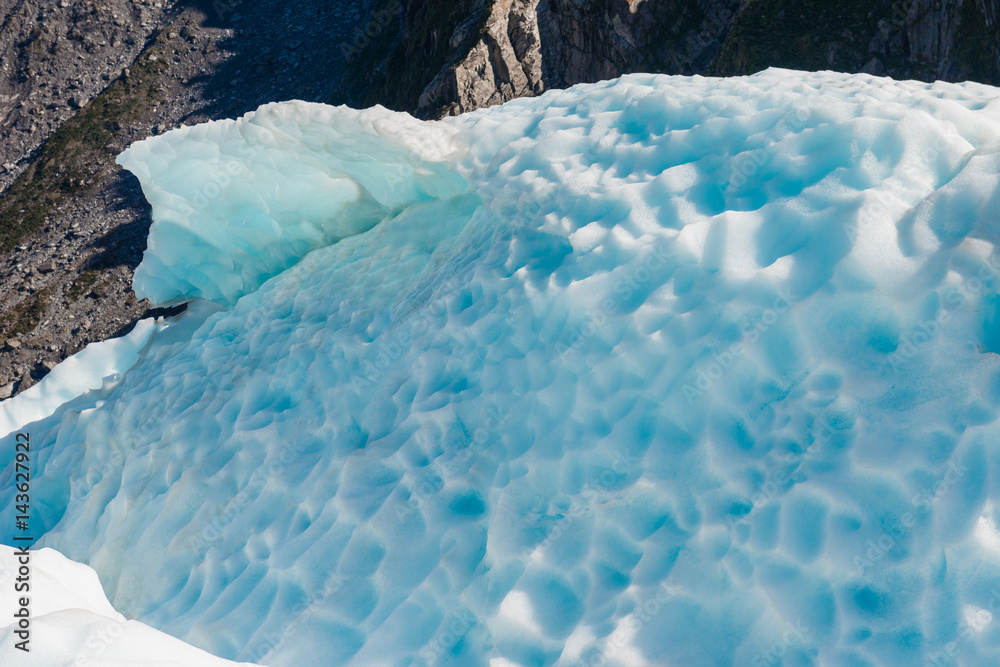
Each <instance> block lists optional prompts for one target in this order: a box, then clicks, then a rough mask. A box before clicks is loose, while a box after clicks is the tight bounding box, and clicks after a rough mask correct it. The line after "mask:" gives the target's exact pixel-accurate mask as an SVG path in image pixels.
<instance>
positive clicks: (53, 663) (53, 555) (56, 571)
mask: <svg viewBox="0 0 1000 667" xmlns="http://www.w3.org/2000/svg"><path fill="white" fill-rule="evenodd" d="M19 558H23V556H19V555H18V553H17V552H16V551H15V550H14V549H12V548H11V547H5V546H0V586H2V590H3V592H4V594H3V595H0V618H2V619H3V621H0V623H3V625H0V664H3V665H7V666H8V667H14V666H15V665H31V666H32V667H122V666H125V665H128V666H130V667H131V666H135V667H142V666H145V665H149V666H150V667H225V666H227V665H229V666H234V665H236V663H233V662H230V661H228V660H222V659H219V658H216V657H214V656H212V655H209V654H208V653H206V652H205V651H202V650H200V649H196V648H193V647H191V646H188V645H187V644H185V643H184V642H182V641H179V640H178V639H175V638H174V637H171V636H169V635H166V634H164V633H162V632H160V631H158V630H154V629H153V628H150V627H149V626H147V625H143V624H142V623H140V622H138V621H130V620H126V619H125V617H124V616H122V615H121V614H119V613H118V612H116V611H115V610H114V609H113V608H112V607H111V605H110V604H109V603H108V599H107V598H106V597H104V591H103V590H102V589H101V582H100V581H98V579H97V574H96V573H95V572H94V571H93V570H92V569H90V568H89V567H87V566H86V565H81V564H80V563H74V562H73V561H71V560H67V559H66V557H64V556H62V555H61V554H59V553H58V552H56V551H55V550H53V549H41V550H39V551H33V552H31V553H30V555H29V556H28V563H29V567H30V568H31V574H30V575H29V577H30V581H29V583H30V584H31V590H30V592H28V593H25V594H24V595H26V596H27V597H29V598H30V602H29V607H28V608H29V610H30V614H31V621H30V625H29V631H30V633H31V634H30V641H29V643H28V644H27V646H28V648H29V649H30V651H29V652H28V653H25V652H23V651H20V650H18V649H17V648H15V643H16V642H20V641H21V640H22V639H21V638H20V637H17V636H15V634H14V631H15V630H16V629H17V627H16V625H17V624H16V622H14V623H12V622H11V619H13V618H14V614H15V613H16V612H18V611H19V610H20V607H19V606H17V605H16V604H15V600H16V597H15V596H14V595H12V591H14V585H15V580H16V578H17V577H18V576H19V575H18V568H19V567H21V562H20V561H19V560H18V559H19ZM244 664H245V663H244Z"/></svg>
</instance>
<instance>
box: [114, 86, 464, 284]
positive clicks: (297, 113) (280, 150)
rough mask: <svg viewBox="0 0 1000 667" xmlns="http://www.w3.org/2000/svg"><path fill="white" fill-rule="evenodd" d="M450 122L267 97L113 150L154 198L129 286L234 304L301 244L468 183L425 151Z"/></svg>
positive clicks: (434, 150)
mask: <svg viewBox="0 0 1000 667" xmlns="http://www.w3.org/2000/svg"><path fill="white" fill-rule="evenodd" d="M450 134H451V133H450V132H448V131H447V129H446V128H445V127H443V126H439V127H437V128H435V129H431V128H430V127H429V126H428V125H426V124H421V123H420V122H419V121H416V120H414V119H413V118H411V117H409V116H407V115H405V114H394V113H392V112H389V111H386V110H385V109H382V108H381V107H376V108H373V109H368V110H366V111H355V110H353V109H348V108H346V107H339V108H332V107H324V106H321V105H306V104H269V105H265V106H263V107H261V108H260V109H259V110H257V111H256V112H255V113H252V114H248V115H246V116H244V117H243V118H240V119H239V120H225V121H218V122H214V123H206V124H204V125H198V126H195V127H182V128H180V129H178V130H175V131H173V132H169V133H168V134H166V135H164V136H163V137H156V138H153V139H147V140H145V141H140V142H138V143H136V144H133V145H132V146H131V147H130V148H129V149H128V150H127V151H125V152H124V153H122V154H121V155H120V156H119V157H118V163H119V164H122V165H124V166H125V167H127V168H128V169H129V170H130V171H132V172H133V173H134V174H135V175H136V176H137V177H138V178H139V182H140V183H141V184H142V189H143V192H144V193H145V195H146V198H147V199H148V200H149V202H150V204H152V206H153V221H154V224H153V227H152V229H151V230H150V234H149V240H148V248H147V251H146V253H145V255H144V257H143V261H142V263H141V264H140V265H139V268H138V270H137V271H136V275H135V279H134V287H135V291H136V295H137V296H138V297H140V298H148V299H150V300H151V301H152V302H153V303H156V304H169V303H176V302H180V301H187V300H189V299H192V298H200V299H207V300H210V301H216V302H219V303H224V304H231V303H232V302H234V301H235V300H236V299H238V298H239V297H240V296H242V295H243V294H244V293H245V292H247V291H252V290H253V289H256V288H257V287H258V286H259V285H260V283H262V282H264V280H266V279H267V278H270V277H271V276H273V275H275V274H276V273H280V272H281V271H282V270H283V269H285V268H287V267H288V266H289V265H291V264H292V263H294V261H295V260H297V259H298V258H299V257H302V256H303V255H304V254H306V252H308V251H310V250H313V249H314V248H319V247H322V246H326V245H330V244H331V243H333V242H335V241H337V240H339V239H341V238H343V237H344V236H350V235H352V234H357V233H359V232H363V231H365V230H367V229H370V228H371V227H372V226H373V225H374V224H375V223H377V222H378V221H379V220H381V219H382V218H384V217H385V216H386V214H387V213H388V212H390V211H392V212H396V211H399V210H401V209H403V208H405V207H407V206H409V205H411V204H415V203H417V202H421V201H428V200H432V199H438V198H443V197H450V196H453V195H455V194H457V193H458V192H462V191H466V190H468V184H467V183H465V181H464V180H463V179H462V178H461V177H459V176H457V175H456V174H455V173H454V172H453V171H451V170H449V169H448V168H447V167H446V166H445V165H443V164H441V163H439V162H437V161H434V162H432V161H431V160H432V159H435V158H441V157H444V156H445V155H447V153H448V152H449V148H450V145H451V136H450Z"/></svg>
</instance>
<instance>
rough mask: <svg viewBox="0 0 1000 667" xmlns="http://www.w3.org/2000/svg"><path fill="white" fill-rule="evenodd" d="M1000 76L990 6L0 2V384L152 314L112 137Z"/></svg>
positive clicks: (768, 0)
mask: <svg viewBox="0 0 1000 667" xmlns="http://www.w3.org/2000/svg"><path fill="white" fill-rule="evenodd" d="M768 66H781V67H789V68H801V69H834V70H840V71H852V72H853V71H865V72H870V73H872V74H880V75H888V76H892V77H894V78H918V79H924V80H932V79H945V80H952V81H957V80H965V79H973V80H977V81H983V82H987V83H993V84H1000V11H998V9H997V2H996V0H939V1H937V2H934V1H932V0H897V1H896V2H889V1H888V0H845V2H842V3H829V2H822V1H821V0H449V1H448V2H443V1H441V0H362V1H360V2H359V1H357V0H351V1H350V2H347V1H333V2H321V1H319V0H301V1H300V2H297V3H281V2H277V1H276V0H261V1H260V2H255V3H244V1H243V0H138V1H135V2H128V1H126V0H72V1H71V0H0V399H3V398H6V397H7V396H9V395H11V394H13V393H16V392H18V391H21V390H23V389H25V388H27V387H28V386H31V385H32V384H33V383H34V382H36V381H37V380H38V379H40V378H41V377H42V376H44V374H45V373H47V372H48V370H49V369H50V368H51V367H52V366H53V365H54V364H55V363H57V362H58V361H59V360H60V359H62V358H64V357H66V356H68V355H70V354H73V353H74V352H76V351H77V350H79V349H80V348H82V347H83V346H84V345H86V344H87V343H89V342H92V341H95V340H101V339H104V338H107V337H109V336H113V335H116V334H120V333H122V332H124V331H127V330H129V328H130V327H131V326H132V325H134V323H135V321H137V319H139V318H141V317H144V316H150V315H152V314H162V313H159V312H158V311H152V310H151V306H150V304H148V303H145V302H142V303H137V302H136V301H135V299H134V297H133V296H132V292H131V289H130V281H131V276H132V272H133V270H134V268H135V266H136V265H137V263H138V261H139V260H140V258H141V255H142V251H143V249H144V245H145V237H146V231H147V229H148V226H149V210H148V207H147V206H146V204H145V200H144V199H143V197H142V195H141V192H140V190H139V188H138V184H137V183H136V182H135V180H134V179H133V178H132V177H131V176H130V175H127V174H123V173H122V171H121V170H120V169H118V168H117V167H116V166H115V165H114V156H115V155H116V154H117V153H119V152H120V151H121V150H123V149H124V148H125V147H126V146H127V145H128V144H130V143H132V142H133V141H136V140H138V139H141V138H143V137H145V136H149V135H150V134H155V133H159V132H163V131H165V130H167V129H169V128H172V127H176V126H178V125H180V124H184V123H189V124H190V123H198V122H203V121H205V120H208V119H216V118H226V117H233V116H237V115H239V114H242V113H245V112H246V111H249V110H251V109H254V108H256V107H257V106H259V105H260V104H263V103H265V102H270V101H275V100H285V99H293V98H297V99H305V100H310V101H329V102H333V103H348V104H351V105H353V106H368V105H372V104H383V105H385V106H388V107H390V108H393V109H398V110H405V111H410V112H411V113H414V114H415V115H417V116H420V117H424V118H432V117H440V116H443V115H448V114H457V113H461V112H464V111H468V110H471V109H475V108H479V107H482V106H488V105H493V104H499V103H502V102H505V101H507V100H510V99H513V98H516V97H521V96H527V95H537V94H539V93H541V92H543V91H545V90H547V89H550V88H561V87H565V86H568V85H572V84H575V83H580V82H588V81H597V80H601V79H607V78H612V77H616V76H618V75H620V74H622V73H626V72H633V71H652V72H667V73H679V74H709V75H733V74H746V73H751V72H754V71H757V70H760V69H764V68H766V67H768Z"/></svg>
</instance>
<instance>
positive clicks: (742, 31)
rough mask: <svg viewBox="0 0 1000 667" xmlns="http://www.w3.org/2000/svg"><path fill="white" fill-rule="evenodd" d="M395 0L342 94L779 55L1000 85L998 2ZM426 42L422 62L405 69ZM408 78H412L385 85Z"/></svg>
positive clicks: (440, 109)
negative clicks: (438, 0)
mask: <svg viewBox="0 0 1000 667" xmlns="http://www.w3.org/2000/svg"><path fill="white" fill-rule="evenodd" d="M400 2H401V0H385V1H384V2H382V3H381V4H383V5H385V6H386V7H388V4H389V3H395V6H396V7H397V8H398V9H399V11H398V12H397V15H398V16H399V18H398V19H397V20H395V21H393V22H392V23H387V24H386V26H385V28H384V31H383V33H385V34H384V35H383V36H382V37H381V39H380V40H379V41H378V42H377V43H376V42H373V43H372V44H371V46H370V49H369V52H368V53H367V54H366V56H365V58H363V59H360V60H357V61H355V62H353V63H351V62H349V63H348V65H347V71H346V73H345V77H344V79H345V81H349V82H351V83H350V85H345V86H344V88H343V90H342V93H343V96H342V97H341V98H340V99H339V100H338V101H346V102H350V103H353V104H371V103H375V102H379V103H382V104H386V105H387V106H390V107H392V108H396V109H401V110H407V111H412V112H415V113H416V115H418V116H420V117H423V118H433V117H440V116H443V115H449V114H457V113H462V112H464V111H469V110H471V109H476V108H480V107H484V106H491V105H494V104H500V103H503V102H506V101H508V100H511V99H513V98H516V97H522V96H526V95H537V94H539V93H541V92H543V91H544V90H546V89H549V88H563V87H565V86H567V85H572V84H575V83H583V82H593V81H599V80H602V79H610V78H614V77H617V76H620V75H621V74H624V73H627V72H634V71H651V72H664V73H671V74H709V75H720V76H726V75H737V74H750V73H753V72H756V71H759V70H761V69H766V68H767V67H771V66H777V67H787V68H794V69H833V70H837V71H846V72H868V73H871V74H876V75H888V76H892V77H894V78H901V79H902V78H916V79H923V80H935V79H944V80H951V81H957V80H966V79H972V80H978V81H982V82H985V83H992V84H1000V24H998V16H997V15H998V11H1000V10H998V9H997V3H996V2H995V1H994V0H954V1H952V2H939V1H935V0H896V1H895V2H888V1H887V0H874V1H868V0H845V1H844V2H839V3H830V2H826V1H825V0H798V1H796V2H792V1H791V0H754V1H753V2H748V1H747V0H490V1H487V0H479V1H477V2H466V3H457V4H456V5H454V6H453V11H452V12H450V13H447V12H444V13H442V12H438V13H435V12H430V11H428V10H427V3H426V2H420V1H418V0H409V1H407V2H405V3H404V4H403V5H400ZM385 35H388V36H385ZM428 43H433V44H435V45H436V46H435V48H434V49H427V48H426V45H427V44H428ZM445 43H446V44H447V45H448V49H446V50H445V51H446V52H442V49H441V45H442V44H445ZM418 44H419V45H422V48H414V47H415V45H418ZM417 52H419V53H421V54H423V55H424V60H423V61H422V63H421V67H422V68H423V70H424V72H425V73H424V74H423V76H421V72H420V71H414V70H411V71H409V72H408V73H407V74H403V73H402V70H401V69H400V67H401V65H402V64H403V63H405V62H407V61H412V60H413V57H414V55H415V54H416V53H417ZM403 54H406V55H405V56H404V55H403ZM427 70H430V71H429V72H428V71H427ZM400 76H404V77H406V76H409V77H411V78H412V79H413V80H411V81H408V83H407V85H406V86H405V88H401V87H399V86H398V85H393V84H391V83H388V82H389V81H390V80H392V79H393V78H396V77H400Z"/></svg>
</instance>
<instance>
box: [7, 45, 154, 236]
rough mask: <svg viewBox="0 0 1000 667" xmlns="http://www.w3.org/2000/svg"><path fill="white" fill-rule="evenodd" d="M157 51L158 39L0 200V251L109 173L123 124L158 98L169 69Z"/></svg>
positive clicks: (65, 125) (61, 129) (52, 139)
mask: <svg viewBox="0 0 1000 667" xmlns="http://www.w3.org/2000/svg"><path fill="white" fill-rule="evenodd" d="M164 32H166V31H164ZM161 47H162V42H161V41H160V40H159V39H158V40H157V42H155V43H154V44H153V46H151V47H150V49H149V50H148V51H147V52H146V53H144V54H143V55H142V56H141V57H140V58H139V60H138V61H137V63H136V64H135V65H133V66H132V68H131V70H130V76H128V77H120V78H119V79H117V80H115V81H114V82H113V83H112V84H111V85H110V86H108V87H107V88H106V89H105V90H104V91H103V92H102V93H101V94H100V95H98V96H97V97H96V98H94V99H93V100H92V101H91V102H90V103H89V104H87V105H86V106H85V107H84V108H83V109H82V110H80V111H79V112H78V113H77V114H76V115H75V116H73V117H72V118H70V119H69V120H67V121H66V122H65V123H63V124H62V126H61V127H59V129H58V130H56V131H55V132H54V133H53V134H52V136H51V137H49V139H48V141H46V142H45V143H44V144H43V145H42V147H41V149H40V153H39V156H38V158H37V159H36V160H35V161H34V163H32V165H31V166H30V167H28V169H26V170H25V171H24V172H23V173H22V174H21V175H20V176H18V178H17V179H16V180H15V181H14V182H13V183H12V184H11V186H10V189H9V190H8V191H7V193H6V194H5V195H4V197H3V199H0V251H3V252H8V251H10V250H13V249H14V248H15V247H16V246H17V244H18V243H19V242H20V241H21V240H22V239H24V238H25V237H26V236H28V235H29V234H32V233H33V232H36V231H38V230H39V229H41V228H42V227H43V226H44V224H45V220H46V218H47V217H48V215H49V213H50V212H51V211H52V210H53V209H55V208H57V207H58V206H60V205H61V204H62V203H63V202H65V201H67V199H68V198H71V197H77V196H80V195H81V193H83V192H85V191H87V190H88V189H90V188H91V187H93V186H94V185H95V184H96V182H97V180H98V179H100V178H101V177H102V176H104V175H105V174H107V173H109V172H110V170H111V169H112V168H113V164H114V156H115V154H116V153H117V150H116V147H117V146H118V145H119V144H120V143H121V142H122V140H123V137H122V136H121V133H120V132H121V129H122V126H123V124H126V123H128V122H130V121H132V120H134V119H136V118H138V117H139V116H140V115H142V114H143V113H144V112H145V111H147V110H148V109H149V108H150V107H151V106H152V104H153V100H155V99H156V97H157V95H158V92H159V87H158V83H157V77H158V75H159V74H160V73H161V72H163V71H164V70H165V69H166V68H167V64H166V62H165V60H166V56H165V52H166V49H163V48H161ZM150 56H153V58H151V57H150Z"/></svg>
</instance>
